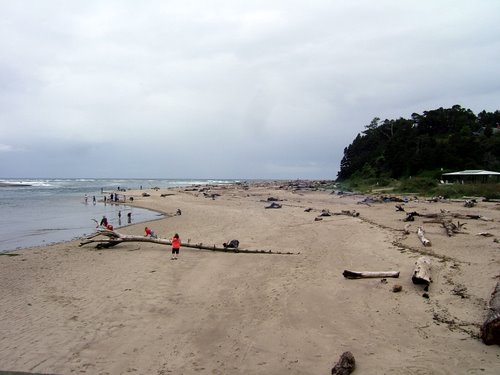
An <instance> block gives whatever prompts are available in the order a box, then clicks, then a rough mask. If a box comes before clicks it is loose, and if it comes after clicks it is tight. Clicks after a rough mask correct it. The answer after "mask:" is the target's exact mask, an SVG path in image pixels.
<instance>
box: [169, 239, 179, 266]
mask: <svg viewBox="0 0 500 375" xmlns="http://www.w3.org/2000/svg"><path fill="white" fill-rule="evenodd" d="M170 242H171V243H172V258H170V259H171V260H177V257H178V256H179V250H180V249H181V239H180V238H179V235H178V234H177V233H176V234H174V237H172V238H171V239H170Z"/></svg>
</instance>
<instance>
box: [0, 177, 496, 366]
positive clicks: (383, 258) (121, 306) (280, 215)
mask: <svg viewBox="0 0 500 375" xmlns="http://www.w3.org/2000/svg"><path fill="white" fill-rule="evenodd" d="M200 190H202V189H201V188H200V189H171V190H166V189H163V190H148V193H149V194H150V196H149V197H143V196H142V191H134V192H128V193H127V195H132V196H134V203H133V204H134V205H137V206H140V207H145V208H151V209H155V210H158V211H162V212H165V213H168V214H172V215H171V216H169V217H166V218H164V219H161V220H158V221H153V222H150V223H148V224H147V225H148V226H150V227H152V228H153V229H154V230H155V231H156V232H157V233H158V234H159V236H160V237H163V238H170V237H171V236H172V235H173V234H174V233H176V232H177V233H179V235H180V237H181V239H182V241H183V242H187V241H190V243H203V244H207V245H212V244H216V245H221V244H222V243H223V242H226V241H228V240H231V239H238V240H239V241H240V247H241V248H243V249H259V250H273V251H282V252H294V253H298V254H294V255H277V254H243V253H236V254H235V253H223V252H213V251H207V250H197V249H191V248H182V249H181V253H180V257H179V259H178V260H176V261H171V260H170V247H169V246H166V245H158V244H154V243H146V242H132V243H124V244H120V245H118V246H116V247H114V248H111V249H101V250H97V249H95V247H94V246H93V245H87V246H84V247H79V246H78V245H79V241H73V242H69V243H63V244H58V245H54V246H49V247H44V248H36V249H26V250H22V251H18V252H16V253H15V254H17V256H0V286H1V288H0V300H1V301H2V303H1V305H0V316H1V320H0V370H10V371H24V372H35V373H51V374H83V373H86V374H100V375H103V374H159V375H160V374H162V375H165V374H311V375H312V374H315V375H320V374H330V371H331V368H332V367H333V366H334V364H335V363H336V362H337V360H338V359H339V357H340V355H341V354H342V353H343V352H345V351H351V352H352V353H353V355H354V357H355V359H356V370H355V372H354V374H499V373H500V347H499V346H497V345H493V346H487V345H485V344H483V343H482V341H481V340H480V338H479V331H480V325H481V324H482V323H483V322H484V319H485V317H486V313H487V304H488V301H489V299H490V295H491V291H492V289H493V287H494V286H495V284H496V282H497V281H498V278H499V277H500V244H499V243H498V242H495V241H494V240H495V239H500V226H499V222H500V204H499V203H493V202H489V203H486V202H478V204H477V205H476V206H475V207H472V208H466V207H464V205H463V202H458V201H457V202H450V201H441V202H430V201H427V200H425V199H419V200H411V201H410V202H408V203H407V204H405V205H404V207H405V209H406V210H407V211H417V212H419V213H439V212H440V211H441V210H447V211H450V212H454V213H463V214H477V215H482V216H484V217H487V218H489V219H492V221H483V220H461V222H462V221H464V222H466V225H465V229H464V230H463V232H464V233H461V234H456V235H455V236H452V237H448V236H447V235H446V233H445V231H444V229H443V228H442V227H441V225H439V224H436V223H425V224H424V223H423V221H424V220H425V219H423V218H421V217H416V219H415V221H414V222H412V223H411V227H410V230H411V233H410V234H409V235H405V234H404V233H403V231H402V229H403V227H404V224H405V223H404V222H403V221H402V219H403V218H404V217H405V215H404V213H402V212H397V211H396V209H395V203H394V202H386V203H370V205H366V204H359V202H360V201H361V200H362V199H363V197H362V196H341V195H335V194H330V191H322V190H321V189H320V190H312V189H296V188H294V187H293V186H291V185H290V184H283V185H280V184H278V183H276V184H254V185H249V186H246V185H243V184H239V185H229V186H218V187H217V186H212V187H210V190H207V188H204V189H203V190H204V191H200ZM162 194H163V195H166V196H162ZM212 194H215V195H214V199H212V198H211V196H212ZM270 197H274V198H278V199H280V202H279V203H280V204H281V205H282V208H280V209H265V207H266V206H268V205H269V203H268V202H267V199H268V198H270ZM307 208H312V210H311V211H309V212H306V211H305V209H307ZM177 209H181V210H182V215H180V216H179V215H173V214H174V213H175V212H176V210H177ZM323 209H328V210H330V211H331V212H332V213H340V212H341V211H342V210H350V211H353V210H356V211H357V212H359V214H360V215H359V217H352V216H347V215H333V216H328V217H322V220H320V221H315V218H316V217H318V215H319V214H320V212H321V210H323ZM455 222H456V220H455ZM419 225H423V226H424V229H425V232H426V236H427V237H428V238H429V239H430V240H431V241H432V246H431V247H424V246H423V245H422V244H421V242H420V241H419V239H418V237H417V236H416V234H415V231H416V229H417V227H418V226H419ZM144 226H145V224H144V223H142V224H137V225H132V226H129V227H126V228H123V229H122V230H121V232H123V233H125V234H135V235H142V234H143V233H144ZM481 232H489V233H491V234H492V235H493V237H485V236H479V235H478V233H481ZM423 254H425V255H429V256H430V258H431V260H432V266H433V268H432V277H433V283H432V284H431V285H430V288H429V291H428V295H429V298H424V297H423V296H422V295H423V293H424V291H423V287H422V286H420V285H414V284H413V283H412V281H411V276H412V273H413V270H414V265H415V261H416V259H417V258H419V257H420V256H421V255H423ZM346 269H348V270H355V271H392V270H394V271H400V277H399V278H387V279H386V280H385V281H386V282H384V281H383V280H381V279H378V278H377V279H359V280H350V279H346V278H344V277H343V275H342V272H343V271H344V270H346ZM396 284H399V285H401V286H402V288H403V289H402V291H401V292H399V293H394V292H393V291H392V288H393V286H394V285H396Z"/></svg>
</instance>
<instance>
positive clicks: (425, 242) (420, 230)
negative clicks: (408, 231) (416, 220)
mask: <svg viewBox="0 0 500 375" xmlns="http://www.w3.org/2000/svg"><path fill="white" fill-rule="evenodd" d="M417 236H418V238H419V239H420V242H422V244H423V245H424V246H431V241H429V240H428V239H427V238H425V232H424V228H422V227H418V229H417Z"/></svg>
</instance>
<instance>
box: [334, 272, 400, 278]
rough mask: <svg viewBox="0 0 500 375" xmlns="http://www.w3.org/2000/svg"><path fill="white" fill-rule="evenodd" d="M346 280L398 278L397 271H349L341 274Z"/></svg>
mask: <svg viewBox="0 0 500 375" xmlns="http://www.w3.org/2000/svg"><path fill="white" fill-rule="evenodd" d="M342 275H344V277H345V278H346V279H367V278H377V277H396V278H398V277H399V271H387V272H371V271H361V272H359V271H349V270H344V272H343V273H342Z"/></svg>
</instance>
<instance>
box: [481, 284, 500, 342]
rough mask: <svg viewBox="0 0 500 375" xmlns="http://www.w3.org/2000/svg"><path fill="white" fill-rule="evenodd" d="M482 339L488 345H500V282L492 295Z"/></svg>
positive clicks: (482, 330)
mask: <svg viewBox="0 0 500 375" xmlns="http://www.w3.org/2000/svg"><path fill="white" fill-rule="evenodd" d="M481 338H482V339H483V342H484V343H485V344H486V345H493V344H497V345H500V282H497V285H496V286H495V289H494V290H493V293H491V299H490V303H489V311H488V315H487V316H486V320H485V321H484V323H483V325H482V326H481Z"/></svg>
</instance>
